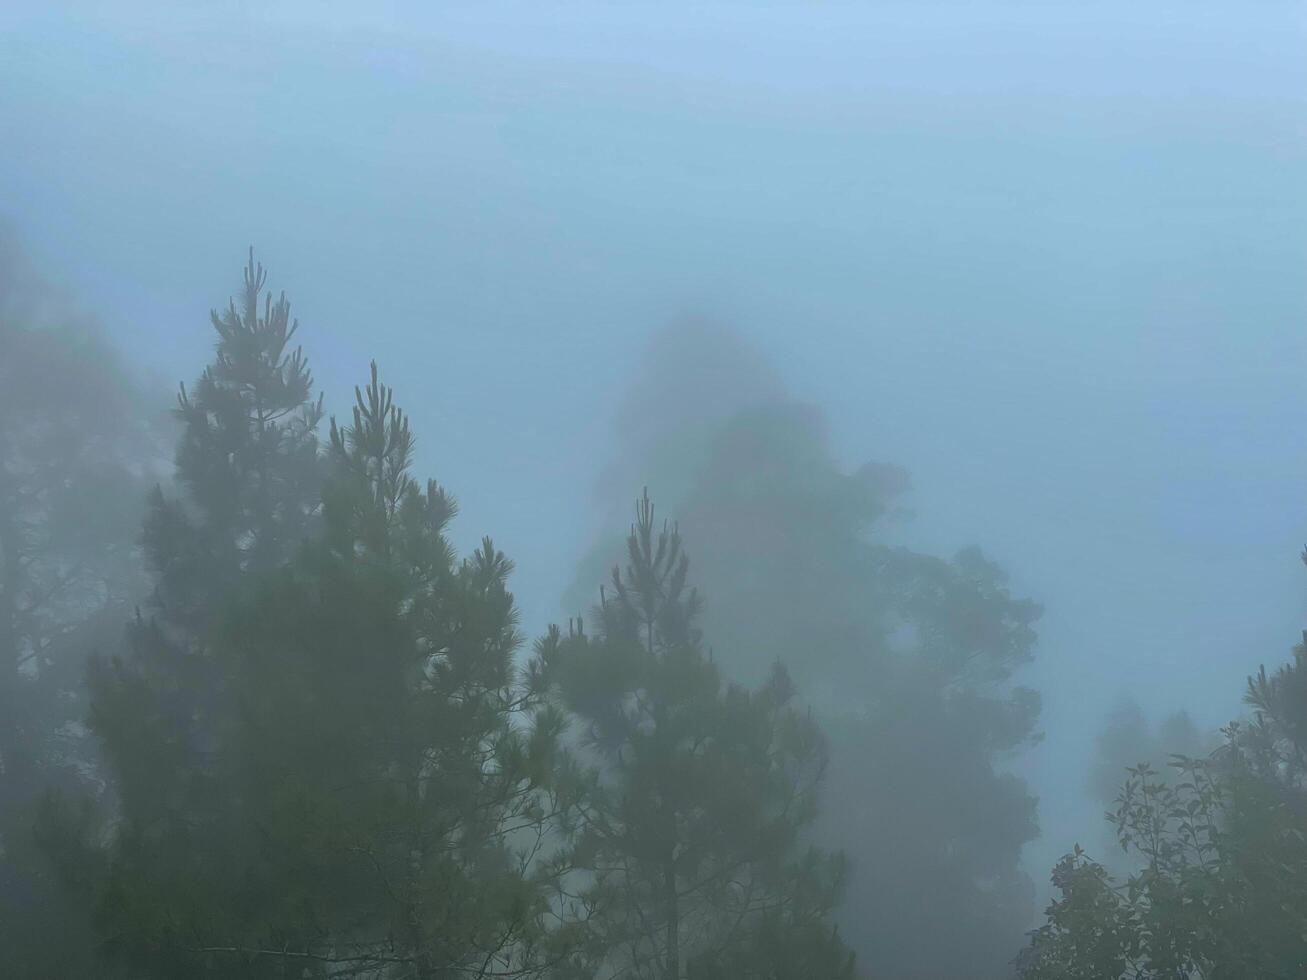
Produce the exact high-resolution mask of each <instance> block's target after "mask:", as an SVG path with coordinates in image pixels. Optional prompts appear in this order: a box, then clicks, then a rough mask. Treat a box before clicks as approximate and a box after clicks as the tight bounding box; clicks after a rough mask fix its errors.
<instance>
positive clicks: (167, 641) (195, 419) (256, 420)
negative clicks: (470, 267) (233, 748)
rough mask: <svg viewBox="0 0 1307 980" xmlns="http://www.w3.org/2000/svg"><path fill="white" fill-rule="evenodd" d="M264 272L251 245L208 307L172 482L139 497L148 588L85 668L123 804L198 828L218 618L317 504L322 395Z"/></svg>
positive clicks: (290, 545) (218, 704) (141, 816)
mask: <svg viewBox="0 0 1307 980" xmlns="http://www.w3.org/2000/svg"><path fill="white" fill-rule="evenodd" d="M266 282H267V275H266V273H265V272H264V270H263V267H262V266H261V265H256V264H255V262H254V257H253V251H252V250H251V253H250V259H249V263H248V265H247V266H246V268H245V272H244V284H243V286H244V288H243V291H242V295H241V299H240V304H239V306H238V305H237V303H236V302H235V301H232V302H231V303H229V305H228V307H227V309H226V310H225V311H224V312H222V313H219V312H217V311H214V312H213V313H212V314H211V322H212V325H213V328H214V330H215V332H216V334H217V347H216V351H215V356H214V360H213V363H212V364H210V365H209V367H207V368H206V369H205V371H204V373H203V374H202V375H201V376H200V379H199V381H198V382H197V383H196V384H195V385H194V387H193V389H192V390H187V389H186V388H185V387H184V386H183V388H182V390H181V393H180V395H179V396H178V407H177V411H176V415H177V418H178V420H179V421H180V423H181V427H182V432H181V439H180V444H179V446H178V449H177V454H176V483H177V490H178V493H177V495H176V496H167V495H165V493H164V492H163V490H161V489H157V488H156V490H155V491H154V492H153V494H152V495H151V496H150V499H149V507H148V511H147V515H146V519H145V527H144V533H143V535H142V540H143V542H144V548H145V556H146V560H147V563H148V567H149V570H150V572H151V573H152V576H153V583H154V587H153V591H152V593H151V595H150V599H149V602H148V604H147V608H146V611H145V613H144V614H141V613H138V615H137V616H136V619H135V621H134V622H133V623H132V625H131V628H130V629H129V631H128V632H129V635H128V643H127V647H128V649H127V650H126V652H125V654H124V655H123V656H116V657H112V658H103V659H99V660H97V661H94V662H93V663H92V669H91V671H90V675H89V680H90V689H91V692H92V705H91V712H90V718H91V725H92V728H93V729H94V730H95V732H96V734H97V735H99V737H100V740H101V743H102V747H103V752H104V755H105V758H106V759H107V761H108V763H109V764H110V766H111V767H112V770H113V774H114V790H115V793H116V794H117V796H118V800H119V803H120V805H121V806H122V807H123V809H124V812H125V813H126V814H129V815H131V816H132V817H133V818H134V819H136V820H137V821H138V822H139V823H140V824H141V825H142V826H153V827H156V828H162V827H165V826H168V825H171V824H173V823H177V822H181V823H188V824H197V825H198V824H202V823H203V817H202V814H203V813H204V812H205V811H206V810H208V809H210V808H212V807H215V806H218V805H220V804H221V802H222V797H223V795H224V793H225V791H224V789H223V788H222V787H221V785H220V784H219V783H218V782H217V781H216V774H215V773H214V771H213V765H212V759H213V758H214V753H215V750H216V748H217V745H218V740H219V739H220V737H221V735H222V733H221V717H222V713H223V711H224V710H227V705H226V704H225V701H224V699H225V697H226V679H225V678H224V677H223V674H222V670H223V665H222V664H221V663H220V662H219V661H218V659H217V658H216V657H215V656H214V655H213V651H212V649H211V641H212V631H213V626H214V622H215V618H216V617H217V615H218V614H219V612H220V611H221V610H222V609H223V607H224V604H225V603H227V602H229V601H231V600H232V599H233V597H235V596H236V595H238V594H239V593H240V592H241V591H242V590H243V589H248V588H250V587H251V583H252V582H253V581H254V580H255V579H256V578H257V576H258V574H259V573H261V572H266V571H269V570H271V569H274V568H277V567H278V566H279V565H280V564H282V563H284V562H285V561H286V560H287V559H288V558H289V557H290V556H291V555H292V554H294V553H295V552H296V550H297V549H299V548H300V547H301V546H302V545H303V543H304V541H305V540H306V538H307V536H308V535H309V534H310V533H311V531H312V526H313V522H314V521H315V520H317V518H318V514H319V511H320V507H321V498H322V485H323V484H322V479H323V469H322V463H321V460H320V458H319V457H320V452H319V444H318V438H317V435H316V428H317V425H318V422H319V420H320V418H321V414H322V410H321V399H316V400H315V399H313V397H312V385H313V379H312V375H311V373H310V372H309V368H308V364H307V362H306V360H305V358H304V356H303V354H302V352H301V350H300V349H299V348H298V347H295V348H292V347H291V341H292V339H293V338H294V335H295V333H296V330H297V327H298V323H297V322H295V321H292V320H291V318H290V304H289V303H288V302H287V301H286V299H285V297H284V296H282V297H280V298H279V299H277V300H276V301H274V300H273V298H272V295H271V293H270V292H269V293H266V294H265V293H264V291H263V290H264V286H265V285H266ZM187 808H193V809H191V810H189V811H187Z"/></svg>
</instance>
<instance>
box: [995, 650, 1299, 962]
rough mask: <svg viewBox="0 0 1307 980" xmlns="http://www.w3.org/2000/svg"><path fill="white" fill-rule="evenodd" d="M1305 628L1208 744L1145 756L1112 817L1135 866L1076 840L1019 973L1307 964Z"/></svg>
mask: <svg viewBox="0 0 1307 980" xmlns="http://www.w3.org/2000/svg"><path fill="white" fill-rule="evenodd" d="M1304 677H1307V635H1305V636H1304V644H1302V645H1299V646H1298V647H1297V648H1296V649H1295V650H1294V653H1293V659H1292V661H1291V662H1289V663H1288V664H1285V665H1283V666H1282V667H1280V668H1279V669H1278V670H1277V671H1275V672H1274V673H1271V674H1268V673H1267V671H1266V670H1265V668H1262V669H1260V670H1259V671H1258V673H1257V675H1256V676H1255V677H1251V678H1249V680H1248V688H1247V692H1246V695H1245V700H1246V702H1247V704H1248V705H1249V706H1250V707H1251V708H1252V709H1253V717H1252V719H1251V720H1250V721H1248V722H1244V723H1234V724H1231V725H1230V726H1228V727H1227V728H1226V729H1225V730H1224V735H1225V740H1224V743H1223V744H1222V745H1221V746H1220V747H1218V748H1217V749H1216V750H1215V751H1213V752H1212V753H1210V754H1209V755H1207V756H1205V757H1201V758H1191V757H1188V756H1183V755H1176V756H1174V757H1173V758H1172V761H1171V763H1170V768H1171V769H1172V771H1173V773H1174V775H1170V776H1167V775H1164V774H1162V773H1160V772H1158V771H1157V770H1156V769H1155V768H1154V767H1153V766H1152V765H1150V764H1148V763H1146V762H1145V763H1141V764H1139V765H1136V766H1132V767H1130V768H1129V769H1127V779H1126V781H1125V784H1124V786H1123V788H1122V789H1121V792H1120V794H1119V795H1118V797H1117V800H1116V805H1115V808H1114V810H1113V812H1112V813H1110V814H1109V817H1110V820H1111V822H1112V824H1113V826H1114V828H1115V830H1116V833H1117V836H1118V839H1119V841H1120V844H1121V847H1122V849H1123V850H1125V851H1126V852H1127V853H1128V854H1129V855H1131V857H1132V858H1133V861H1132V864H1133V866H1134V867H1135V868H1137V870H1136V871H1134V873H1131V874H1129V875H1127V876H1126V877H1125V878H1124V879H1123V880H1118V879H1116V878H1114V877H1113V876H1112V875H1111V874H1110V873H1109V872H1108V870H1107V869H1106V868H1105V867H1104V866H1103V865H1102V864H1100V863H1099V862H1097V861H1094V860H1092V859H1090V858H1089V857H1088V856H1087V855H1086V854H1085V853H1084V851H1082V850H1081V849H1080V847H1079V846H1077V847H1076V848H1075V850H1074V851H1073V852H1072V853H1071V854H1069V855H1067V856H1066V857H1064V858H1063V859H1062V861H1061V862H1060V863H1059V864H1058V866H1057V867H1056V868H1055V869H1054V872H1053V884H1054V887H1055V888H1056V889H1057V890H1058V897H1057V898H1056V899H1055V900H1054V901H1053V902H1052V904H1051V905H1050V906H1049V908H1048V911H1047V920H1046V922H1045V923H1044V925H1042V926H1041V927H1040V928H1039V929H1038V930H1037V931H1036V932H1035V933H1034V934H1033V935H1032V937H1031V943H1030V945H1029V947H1028V948H1027V949H1026V951H1025V952H1024V954H1023V956H1022V960H1021V975H1022V976H1023V977H1025V978H1027V980H1078V978H1085V980H1088V978H1091V977H1093V978H1129V980H1136V978H1138V980H1181V978H1185V980H1187V978H1191V977H1202V978H1205V980H1235V978H1240V980H1245V978H1246V980H1280V978H1288V977H1298V976H1302V975H1304V972H1305V971H1307V786H1305V785H1304V777H1305V776H1307V769H1305V768H1304V749H1305V748H1307V744H1304V739H1303V733H1304V731H1307V683H1305V682H1304Z"/></svg>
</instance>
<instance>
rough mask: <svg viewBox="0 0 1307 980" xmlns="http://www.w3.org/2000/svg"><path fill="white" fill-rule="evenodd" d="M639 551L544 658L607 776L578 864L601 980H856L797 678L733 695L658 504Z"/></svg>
mask: <svg viewBox="0 0 1307 980" xmlns="http://www.w3.org/2000/svg"><path fill="white" fill-rule="evenodd" d="M627 550H628V565H627V567H626V570H625V571H624V572H623V571H621V570H619V569H614V570H613V575H612V588H613V593H612V595H608V594H607V593H606V592H605V593H603V594H602V598H601V603H600V606H599V608H598V610H597V613H596V614H597V616H598V618H599V633H598V635H597V636H595V637H591V636H590V635H588V634H586V633H585V632H584V630H583V629H581V628H574V629H572V630H571V631H569V633H568V634H567V635H566V636H564V635H563V634H562V632H561V631H559V630H557V629H555V630H552V631H551V632H550V633H549V635H548V636H547V637H546V638H545V639H544V640H543V641H542V642H541V644H540V652H541V659H542V662H543V663H545V664H546V665H547V667H548V671H549V673H550V676H551V677H552V678H553V681H554V683H555V684H556V686H557V690H558V692H559V695H560V697H561V699H562V701H563V703H564V704H566V705H567V707H568V708H569V709H570V710H571V711H572V712H574V713H575V716H576V717H577V719H578V720H579V722H580V724H581V725H582V726H583V732H582V734H583V737H584V743H585V745H586V746H587V747H588V748H589V749H590V750H591V751H592V752H593V754H594V757H595V759H596V761H597V763H598V777H597V785H596V789H595V793H594V795H593V797H592V798H591V799H590V800H589V805H588V806H587V808H586V812H585V817H584V820H583V821H582V823H581V825H580V828H579V833H578V839H577V844H576V852H575V854H574V859H575V860H576V861H577V863H578V865H579V866H580V867H582V868H584V869H586V870H587V871H588V873H589V874H590V875H591V876H592V882H591V885H590V888H589V891H588V894H587V901H588V903H589V904H591V905H592V906H593V907H594V908H597V909H598V910H600V913H601V914H600V915H599V916H597V918H596V920H595V922H594V929H593V939H594V947H593V950H592V954H593V957H594V960H593V962H592V969H593V970H594V971H596V972H597V973H598V975H601V976H602V975H613V976H617V975H628V971H629V975H633V976H637V977H648V978H659V980H680V978H683V977H686V978H696V980H697V978H700V977H703V978H707V977H713V978H717V977H721V978H725V977H732V978H735V977H739V978H749V977H759V978H761V977H768V978H773V977H774V978H777V980H780V978H782V977H784V978H786V980H797V978H800V977H805V978H806V977H812V976H817V975H819V974H820V975H822V976H827V977H839V976H850V975H851V973H852V958H851V956H850V955H849V954H847V952H845V951H844V950H843V948H842V945H841V944H840V943H839V941H838V938H837V937H836V936H835V935H834V931H833V929H832V928H831V927H830V926H828V925H827V924H826V921H825V917H826V914H827V912H828V911H829V910H830V909H831V907H832V905H833V904H834V902H835V900H836V897H837V894H838V890H839V885H840V881H841V877H842V863H841V860H840V859H839V858H838V857H833V856H828V855H824V854H821V853H819V852H816V851H815V850H806V851H805V850H804V849H803V847H802V846H801V843H800V837H801V832H802V831H803V829H804V828H805V827H806V826H807V825H808V824H809V823H810V821H811V820H812V818H813V816H814V814H815V812H816V805H817V790H818V786H819V784H820V780H821V775H822V771H823V769H824V765H825V749H824V745H823V741H822V738H821V735H820V733H819V732H818V730H817V729H816V727H815V725H814V724H813V723H812V722H811V720H810V719H809V718H806V717H804V716H802V715H800V714H798V713H796V712H795V711H794V710H793V709H792V708H791V706H790V701H791V698H792V696H793V690H792V687H791V685H790V683H789V680H788V677H787V675H786V673H785V671H784V669H783V668H781V667H779V666H777V667H776V669H775V670H774V671H773V673H772V676H771V678H770V679H769V680H768V681H767V682H766V683H765V684H764V685H763V686H762V687H760V688H759V689H757V690H755V691H748V690H745V689H743V688H740V687H736V686H724V685H723V684H722V681H721V679H720V677H719V675H718V672H717V668H716V667H715V665H714V664H713V663H712V659H711V656H710V655H707V654H705V652H704V649H703V646H702V638H701V635H700V632H699V630H698V627H697V617H698V614H699V610H700V600H699V597H698V594H697V593H696V592H695V591H694V590H693V589H692V588H689V587H688V586H687V579H688V571H689V562H688V558H687V557H686V555H685V553H684V552H683V550H682V545H681V539H680V536H679V534H678V532H677V531H676V529H675V528H668V527H666V526H665V525H664V527H663V528H662V530H661V531H657V532H656V531H655V527H654V510H653V505H652V504H651V503H650V502H649V498H648V495H647V493H646V495H645V496H644V497H643V498H642V499H641V500H640V502H639V504H638V507H637V519H636V522H635V524H634V526H633V527H632V529H631V534H630V537H629V539H628V548H627ZM766 943H777V944H779V945H781V946H783V947H785V948H786V949H788V950H789V951H790V952H791V953H792V954H795V958H796V959H798V960H808V962H791V963H790V964H789V967H790V969H785V970H782V969H781V967H782V966H783V965H784V964H785V960H784V959H779V960H778V959H773V958H770V957H766V956H761V955H759V951H760V950H761V949H762V948H763V944H766ZM800 953H801V955H800ZM816 959H820V960H821V961H822V962H823V963H824V967H823V968H822V969H821V970H817V969H815V968H814V962H811V961H812V960H816Z"/></svg>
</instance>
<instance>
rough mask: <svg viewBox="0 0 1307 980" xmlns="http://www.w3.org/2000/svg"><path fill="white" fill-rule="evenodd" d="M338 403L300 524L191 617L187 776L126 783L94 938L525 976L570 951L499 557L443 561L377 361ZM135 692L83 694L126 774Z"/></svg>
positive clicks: (549, 760) (426, 492)
mask: <svg viewBox="0 0 1307 980" xmlns="http://www.w3.org/2000/svg"><path fill="white" fill-rule="evenodd" d="M356 395H357V405H356V407H355V409H354V414H353V424H352V425H346V426H338V425H336V423H335V422H334V421H333V423H332V428H331V440H330V446H329V450H328V454H327V455H328V457H329V475H328V478H327V481H326V484H325V488H324V492H323V507H322V529H321V533H320V534H319V535H317V536H316V537H315V538H314V539H313V540H311V541H309V542H307V543H304V544H302V545H301V547H300V548H299V550H298V553H297V555H296V556H295V557H294V558H292V559H290V560H288V561H286V562H284V563H283V564H282V565H281V566H280V567H278V568H273V569H270V570H267V571H250V572H248V573H247V577H248V579H249V585H248V587H246V588H240V589H237V590H235V591H234V592H233V593H232V594H230V595H228V596H227V597H226V598H215V599H213V600H211V601H212V602H213V605H211V606H197V607H196V610H195V611H196V613H197V614H198V615H199V616H200V617H202V618H203V619H204V620H207V621H208V622H209V624H210V626H209V629H208V631H207V632H206V634H205V640H204V650H205V656H206V657H207V658H208V659H209V660H210V662H211V664H212V667H213V669H212V671H211V675H212V676H214V677H216V678H217V679H218V681H219V683H220V685H221V698H220V699H218V700H217V701H216V702H215V703H214V705H213V708H212V711H211V714H210V716H209V726H208V728H209V731H211V733H212V737H211V740H210V741H209V743H208V745H207V753H206V765H207V775H206V779H205V780H204V781H195V780H191V781H183V782H180V783H179V782H177V781H175V780H173V779H172V778H170V776H169V775H166V774H165V775H163V776H161V777H159V778H158V780H157V784H162V785H163V786H164V787H167V788H168V790H169V792H168V794H167V795H166V797H164V802H163V804H162V806H158V805H155V800H156V796H155V795H153V794H154V792H157V784H155V783H152V784H150V786H149V787H148V788H149V790H151V791H152V792H143V791H137V792H132V793H127V792H124V794H123V801H124V806H123V812H122V814H121V815H120V817H119V821H118V825H117V827H116V829H115V832H114V834H113V835H112V839H111V842H110V844H109V847H108V849H107V853H104V854H103V855H102V856H100V857H99V861H100V863H102V864H103V865H104V867H105V870H104V873H103V877H102V879H101V883H100V885H99V908H100V918H99V922H100V927H101V929H102V931H103V934H104V935H105V936H106V937H108V938H109V939H110V940H111V941H112V942H113V943H114V945H115V947H116V948H117V950H118V951H119V952H120V953H121V954H122V958H123V959H124V960H126V961H127V962H129V963H131V964H133V965H134V967H135V968H136V969H138V970H140V971H142V972H145V973H147V974H148V975H151V976H178V975H184V976H188V977H208V976H211V977H250V978H258V977H270V978H271V977H284V976H289V975H294V976H296V977H301V976H332V977H337V976H351V977H374V978H383V977H387V978H389V977H395V978H398V977H413V978H418V980H434V978H448V977H454V976H458V977H465V976H472V977H482V976H484V977H489V976H525V975H529V974H532V973H537V972H541V971H543V970H545V969H546V968H548V967H550V966H552V965H554V964H555V963H558V962H562V960H563V959H564V958H565V956H566V954H567V953H568V951H569V947H568V945H567V944H568V941H569V937H570V933H571V931H574V930H569V928H568V927H567V926H566V924H562V925H560V916H559V913H560V909H559V908H558V907H557V906H555V905H553V904H551V900H552V898H553V896H554V894H555V889H554V883H553V880H552V878H551V877H550V875H549V873H548V872H549V870H550V869H551V867H552V865H551V864H550V862H549V861H547V860H546V858H547V857H548V856H549V855H550V852H551V850H552V849H553V848H554V847H555V844H554V842H553V841H552V840H551V837H550V834H551V830H552V828H553V826H554V822H555V819H556V815H557V813H558V812H559V811H560V810H562V809H563V808H565V806H566V805H567V802H566V801H567V795H566V794H567V793H568V792H569V789H568V787H569V785H577V781H576V779H575V778H571V779H570V781H569V777H568V768H567V766H566V760H565V758H564V757H562V756H561V755H560V754H559V752H558V750H557V735H558V732H559V730H560V728H561V725H562V722H561V718H560V717H559V715H558V713H557V712H556V711H555V710H553V709H552V708H550V707H549V706H547V705H545V704H544V703H543V702H542V700H541V696H540V692H539V691H538V690H537V689H536V688H535V687H533V686H532V683H531V681H532V679H533V678H537V677H539V671H538V670H537V671H526V672H523V671H519V669H518V668H517V666H516V665H515V662H514V653H515V650H516V649H517V647H518V645H519V642H520V637H519V635H518V631H517V627H516V613H515V612H514V607H513V600H512V595H511V594H510V593H509V591H508V589H507V584H506V579H507V576H508V574H509V572H510V570H511V566H510V563H509V562H508V561H507V560H506V559H505V557H504V556H503V554H502V553H501V552H499V551H497V550H496V549H495V548H494V546H493V545H492V544H491V542H490V541H489V540H486V541H485V542H484V543H483V545H482V547H481V548H480V549H479V550H478V551H476V552H475V553H474V554H473V555H471V556H470V557H468V558H466V559H464V560H461V561H460V560H458V559H457V558H456V556H455V555H454V553H453V550H452V549H451V547H450V546H449V544H448V542H447V540H446V538H445V535H444V531H445V527H446V525H447V523H448V521H449V520H450V518H451V517H452V516H453V514H454V503H453V501H452V499H451V498H450V497H449V496H448V495H447V494H446V493H445V492H444V491H443V490H442V489H441V488H440V487H439V486H437V485H436V484H435V483H434V482H428V483H427V484H425V485H422V484H419V483H418V482H417V481H415V480H414V479H413V477H412V476H411V473H410V464H411V458H412V450H413V437H412V434H411V432H410V429H409V425H408V421H407V419H406V418H405V416H404V415H403V414H402V413H401V412H400V411H399V410H398V409H397V408H396V407H395V406H394V404H393V401H392V396H391V393H390V391H389V389H387V388H385V387H384V386H382V385H381V383H380V382H379V380H378V378H377V374H376V369H375V366H374V368H373V374H372V380H371V383H370V384H369V385H368V386H367V388H366V389H364V390H361V391H357V392H356ZM134 704H135V703H134V702H133V701H131V700H122V701H106V702H101V703H100V704H99V705H98V708H99V713H98V714H97V730H98V731H100V732H102V733H104V734H105V736H106V739H107V740H108V741H111V742H112V743H113V745H114V748H115V751H114V753H113V754H112V756H111V758H112V759H113V760H114V762H115V773H117V772H125V773H129V774H134V775H135V774H139V775H136V778H142V779H146V778H148V777H147V776H146V775H145V774H144V771H143V768H142V767H143V764H144V763H147V762H148V763H151V764H154V763H155V762H156V760H158V758H159V750H158V749H156V748H155V747H153V746H149V745H146V744H144V742H143V735H142V733H143V732H144V731H145V728H144V726H142V725H141V724H140V722H139V719H138V718H137V717H135V716H122V715H120V714H118V713H116V712H118V711H121V710H122V709H123V707H125V706H134ZM155 721H157V719H155ZM161 727H162V734H163V736H164V737H165V738H168V737H175V736H173V732H175V731H181V732H183V733H184V732H186V731H187V727H186V725H185V722H184V720H182V721H181V722H177V721H174V720H170V719H165V720H164V723H163V725H162V726H161ZM156 730H157V729H155V728H154V727H153V726H151V728H150V731H151V733H152V734H153V732H154V731H156ZM181 761H182V760H181V758H177V759H176V761H175V762H174V763H173V764H181ZM142 802H144V803H146V804H147V805H145V806H142ZM85 855H86V856H85V857H84V859H83V860H84V861H85V862H86V863H89V864H93V863H94V862H95V860H96V857H97V855H96V854H95V852H94V851H93V850H92V849H87V852H85Z"/></svg>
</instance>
